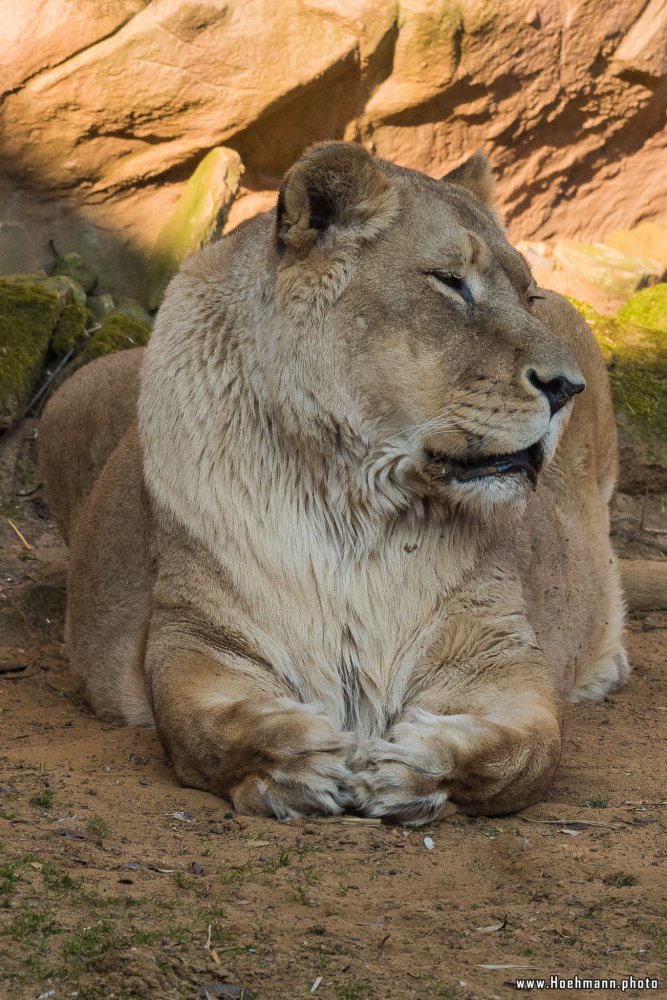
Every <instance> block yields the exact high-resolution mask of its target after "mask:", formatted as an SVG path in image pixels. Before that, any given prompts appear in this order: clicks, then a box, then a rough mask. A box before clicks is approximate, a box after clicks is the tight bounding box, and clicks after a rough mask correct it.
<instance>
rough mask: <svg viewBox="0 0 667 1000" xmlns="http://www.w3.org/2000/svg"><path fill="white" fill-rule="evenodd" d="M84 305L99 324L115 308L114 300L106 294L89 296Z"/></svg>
mask: <svg viewBox="0 0 667 1000" xmlns="http://www.w3.org/2000/svg"><path fill="white" fill-rule="evenodd" d="M86 305H87V306H88V308H89V309H90V311H91V313H92V314H93V316H94V317H95V320H96V322H98V323H101V322H102V320H103V319H104V317H105V316H108V315H109V313H112V312H113V311H114V309H115V308H116V300H115V299H114V297H113V295H109V294H108V293H105V294H104V295H89V296H88V298H87V299H86Z"/></svg>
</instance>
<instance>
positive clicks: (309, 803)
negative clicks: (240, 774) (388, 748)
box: [229, 706, 355, 819]
mask: <svg viewBox="0 0 667 1000" xmlns="http://www.w3.org/2000/svg"><path fill="white" fill-rule="evenodd" d="M264 721H265V724H266V725H268V726H275V727H276V728H277V729H278V730H279V731H281V730H282V732H283V733H284V736H285V739H284V741H281V740H277V741H276V744H275V749H273V750H272V752H270V753H268V754H267V755H266V756H267V759H266V761H265V763H263V764H262V765H261V766H260V767H258V768H257V770H256V771H253V772H252V773H250V774H248V775H246V776H245V777H244V778H243V779H242V780H241V781H239V782H238V783H236V784H234V785H233V786H232V787H231V788H230V790H229V796H230V798H231V800H232V802H233V804H234V807H235V808H236V809H237V810H238V811H239V812H241V813H246V814H250V815H257V816H276V817H277V818H278V819H290V818H293V817H298V816H312V815H322V814H337V813H341V812H344V811H345V809H346V808H348V807H350V806H352V805H353V804H354V797H353V793H352V779H353V775H352V773H351V771H350V770H349V767H348V764H347V760H348V757H349V755H350V753H351V752H352V751H353V749H354V746H355V740H354V737H353V735H352V734H351V733H347V732H339V731H337V730H335V729H334V728H333V727H332V725H331V723H330V722H329V720H328V719H327V718H326V716H324V715H322V714H318V713H316V712H315V711H311V710H310V709H309V708H308V707H307V706H298V708H292V707H291V706H290V707H288V708H286V709H285V711H284V712H275V713H272V717H271V719H270V720H269V719H268V718H267V719H265V720H264ZM288 733H289V735H288Z"/></svg>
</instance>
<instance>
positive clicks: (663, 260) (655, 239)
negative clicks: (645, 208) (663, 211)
mask: <svg viewBox="0 0 667 1000" xmlns="http://www.w3.org/2000/svg"><path fill="white" fill-rule="evenodd" d="M604 242H605V243H606V245H607V246H608V247H613V248H614V249H615V250H620V251H621V253H624V254H629V255H630V256H631V257H636V256H638V257H649V258H650V259H651V260H655V261H657V262H658V263H659V264H662V266H663V268H665V270H666V271H667V226H662V225H661V224H660V223H659V222H642V223H641V224H640V225H639V226H635V227H634V229H617V230H616V232H614V233H610V235H609V236H607V237H606V238H605V241H604Z"/></svg>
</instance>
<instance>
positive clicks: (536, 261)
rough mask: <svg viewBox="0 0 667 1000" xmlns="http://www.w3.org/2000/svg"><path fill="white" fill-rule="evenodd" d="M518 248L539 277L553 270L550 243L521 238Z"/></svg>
mask: <svg viewBox="0 0 667 1000" xmlns="http://www.w3.org/2000/svg"><path fill="white" fill-rule="evenodd" d="M516 249H517V250H518V251H519V253H521V254H523V256H524V257H525V258H526V260H527V261H528V263H529V264H530V267H531V270H532V271H536V272H538V274H537V277H538V279H539V278H543V277H544V275H545V274H548V273H549V271H553V268H554V262H553V260H552V258H551V247H550V246H549V244H548V243H544V242H537V243H533V242H529V241H527V240H519V242H518V243H517V244H516Z"/></svg>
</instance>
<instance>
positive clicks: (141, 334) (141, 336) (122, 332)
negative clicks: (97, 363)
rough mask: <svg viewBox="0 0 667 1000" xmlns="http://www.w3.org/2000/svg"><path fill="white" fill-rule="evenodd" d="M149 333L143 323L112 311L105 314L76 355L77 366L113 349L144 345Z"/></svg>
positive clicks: (148, 329) (123, 349)
mask: <svg viewBox="0 0 667 1000" xmlns="http://www.w3.org/2000/svg"><path fill="white" fill-rule="evenodd" d="M150 333H151V331H150V328H149V327H148V326H145V325H144V324H143V323H137V322H136V320H133V319H131V318H130V317H129V316H122V315H120V313H113V314H112V315H111V316H107V318H106V319H105V320H104V321H103V323H102V325H101V326H100V328H99V330H97V331H96V332H95V333H94V334H93V335H92V337H91V338H90V340H89V341H88V343H87V344H86V346H85V348H84V349H83V351H82V352H81V354H79V355H78V357H77V367H80V365H84V364H86V363H87V362H88V361H92V360H93V359H94V358H101V357H103V356H104V355H105V354H113V353H114V351H125V350H127V349H128V348H130V347H144V346H145V345H146V344H147V343H148V338H149V337H150Z"/></svg>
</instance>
